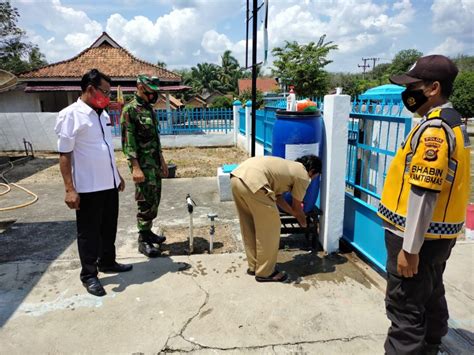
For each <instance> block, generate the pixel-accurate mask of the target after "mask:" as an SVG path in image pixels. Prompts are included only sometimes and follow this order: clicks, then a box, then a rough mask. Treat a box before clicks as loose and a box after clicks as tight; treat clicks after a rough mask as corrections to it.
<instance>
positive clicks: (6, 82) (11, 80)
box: [0, 69, 18, 92]
mask: <svg viewBox="0 0 474 355" xmlns="http://www.w3.org/2000/svg"><path fill="white" fill-rule="evenodd" d="M17 83H18V78H17V77H16V76H15V75H13V74H12V73H10V72H7V71H5V70H2V69H0V92H3V91H7V90H10V89H11V88H13V87H14V86H16V84H17Z"/></svg>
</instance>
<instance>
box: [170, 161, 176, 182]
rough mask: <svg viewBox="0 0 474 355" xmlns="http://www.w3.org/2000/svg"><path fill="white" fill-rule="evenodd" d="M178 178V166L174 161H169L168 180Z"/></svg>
mask: <svg viewBox="0 0 474 355" xmlns="http://www.w3.org/2000/svg"><path fill="white" fill-rule="evenodd" d="M175 177H176V164H175V163H174V162H173V160H170V161H168V178H170V179H171V178H175Z"/></svg>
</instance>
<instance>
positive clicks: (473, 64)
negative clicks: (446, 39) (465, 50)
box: [452, 54, 474, 72]
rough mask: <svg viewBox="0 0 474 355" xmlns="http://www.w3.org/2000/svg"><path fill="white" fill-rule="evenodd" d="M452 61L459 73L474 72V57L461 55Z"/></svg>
mask: <svg viewBox="0 0 474 355" xmlns="http://www.w3.org/2000/svg"><path fill="white" fill-rule="evenodd" d="M452 60H453V62H454V64H456V66H457V67H458V69H459V71H461V72H462V71H474V56H472V55H464V54H460V55H458V56H457V57H455V58H452Z"/></svg>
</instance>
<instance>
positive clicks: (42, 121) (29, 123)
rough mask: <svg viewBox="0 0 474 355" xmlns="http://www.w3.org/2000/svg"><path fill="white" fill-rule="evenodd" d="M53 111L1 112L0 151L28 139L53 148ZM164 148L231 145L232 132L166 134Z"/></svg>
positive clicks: (41, 147)
mask: <svg viewBox="0 0 474 355" xmlns="http://www.w3.org/2000/svg"><path fill="white" fill-rule="evenodd" d="M57 116H58V114H57V113H56V112H19V113H14V112H13V113H0V151H23V150H24V144H23V139H26V140H27V141H29V142H31V144H32V145H33V149H34V150H35V151H56V150H57V136H56V134H55V133H54V126H55V124H56V117H57ZM161 144H162V146H163V147H166V148H168V147H169V148H171V147H185V146H194V147H212V146H231V145H233V144H234V135H233V132H229V133H224V132H222V133H221V132H219V133H208V132H205V133H204V134H200V135H192V134H189V135H182V134H181V135H176V136H175V135H166V136H162V137H161ZM114 147H115V149H116V150H120V149H121V143H120V137H114Z"/></svg>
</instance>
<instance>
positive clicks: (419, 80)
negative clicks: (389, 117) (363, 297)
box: [378, 55, 470, 354]
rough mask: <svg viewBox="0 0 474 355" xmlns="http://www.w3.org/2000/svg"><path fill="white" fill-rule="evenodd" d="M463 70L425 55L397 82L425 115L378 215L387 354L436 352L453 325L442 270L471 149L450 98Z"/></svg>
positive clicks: (398, 158)
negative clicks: (382, 248)
mask: <svg viewBox="0 0 474 355" xmlns="http://www.w3.org/2000/svg"><path fill="white" fill-rule="evenodd" d="M457 73H458V69H457V68H456V66H455V64H454V63H453V62H452V61H451V60H450V59H448V58H446V57H444V56H441V55H430V56H426V57H422V58H420V59H418V61H417V62H416V63H415V64H414V65H413V66H412V67H411V68H410V70H409V71H408V72H407V73H406V74H403V75H399V76H393V77H391V78H390V81H391V82H392V83H394V84H398V85H405V86H406V90H405V91H404V92H403V93H402V99H403V103H404V104H405V106H406V107H407V109H408V110H410V111H411V112H416V113H417V114H419V115H420V116H422V117H423V119H422V121H421V122H420V123H419V124H418V125H417V126H416V127H414V128H413V129H412V131H411V132H410V133H409V135H408V136H407V138H406V141H405V143H404V144H402V146H401V147H400V148H399V149H398V151H397V153H396V155H395V157H394V159H393V161H392V163H391V165H390V168H389V170H388V174H387V177H386V180H385V185H384V189H383V192H382V198H381V201H380V205H379V209H378V214H379V216H380V217H381V218H382V219H383V220H384V227H385V244H386V248H387V290H386V298H385V303H386V312H387V316H388V318H389V320H390V321H391V326H390V328H389V330H388V334H387V338H386V341H385V352H386V353H387V354H437V353H438V350H439V348H440V344H441V338H442V337H443V336H444V335H445V334H446V333H447V331H448V318H449V314H448V307H447V303H446V298H445V290H444V285H443V272H444V269H445V267H446V261H447V260H448V258H449V256H450V253H451V249H452V248H453V246H454V244H455V242H456V237H457V236H458V235H459V233H460V232H461V229H462V226H463V224H464V219H465V212H466V206H467V203H468V199H469V189H470V186H469V180H470V171H469V170H470V161H469V160H470V151H469V138H468V136H467V130H466V127H465V126H464V125H463V124H462V121H461V115H460V114H459V113H458V112H457V111H456V110H455V109H454V108H453V107H452V105H451V103H449V102H448V98H449V96H450V95H451V93H452V90H453V82H454V79H455V78H456V75H457Z"/></svg>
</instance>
